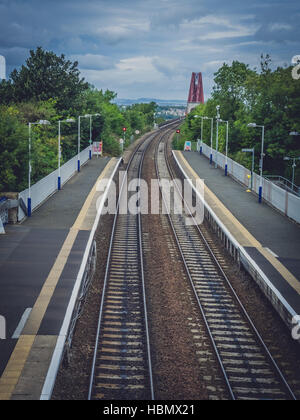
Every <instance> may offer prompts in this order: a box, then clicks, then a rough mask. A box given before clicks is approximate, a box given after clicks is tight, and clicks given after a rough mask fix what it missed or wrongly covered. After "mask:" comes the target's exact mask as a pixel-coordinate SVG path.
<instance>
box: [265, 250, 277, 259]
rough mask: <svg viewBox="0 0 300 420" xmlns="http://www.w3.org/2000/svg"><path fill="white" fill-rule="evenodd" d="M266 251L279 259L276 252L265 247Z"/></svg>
mask: <svg viewBox="0 0 300 420" xmlns="http://www.w3.org/2000/svg"><path fill="white" fill-rule="evenodd" d="M265 250H266V251H268V252H269V253H270V254H271V255H273V257H275V258H279V257H278V255H276V254H275V252H273V251H272V250H271V249H270V248H267V247H265Z"/></svg>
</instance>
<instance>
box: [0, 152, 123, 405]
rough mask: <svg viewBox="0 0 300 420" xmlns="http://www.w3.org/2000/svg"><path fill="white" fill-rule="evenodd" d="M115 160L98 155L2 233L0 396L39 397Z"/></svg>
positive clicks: (0, 244)
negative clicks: (100, 185)
mask: <svg viewBox="0 0 300 420" xmlns="http://www.w3.org/2000/svg"><path fill="white" fill-rule="evenodd" d="M116 163H117V160H116V159H111V160H110V159H108V158H100V159H97V158H93V159H92V160H91V161H89V162H88V163H87V164H86V165H84V166H83V167H82V168H81V172H80V173H79V174H76V175H75V176H74V177H73V178H71V180H69V182H68V183H66V184H65V185H64V186H63V189H62V190H61V191H59V192H57V193H56V194H54V195H53V196H52V197H50V199H49V200H48V201H46V202H45V203H44V204H43V205H42V206H41V207H40V208H39V209H37V210H36V211H35V212H33V214H32V217H31V218H30V219H27V220H25V222H23V223H22V224H21V225H15V226H7V227H6V234H5V235H0V315H2V316H4V317H5V319H6V337H7V339H5V340H0V399H27V398H28V399H37V398H39V393H40V391H41V389H42V386H43V381H44V379H45V375H46V373H47V369H48V366H49V363H50V360H51V357H52V352H53V349H54V347H55V344H56V340H57V336H58V334H59V331H60V329H61V326H62V323H63V320H64V316H65V313H66V309H67V306H68V303H69V300H70V296H71V293H72V290H73V286H74V283H75V281H76V278H77V275H78V272H79V268H80V266H81V262H82V258H83V254H84V252H85V249H86V246H87V242H88V239H89V235H90V232H91V230H92V226H93V223H94V220H95V216H96V213H97V212H96V200H97V197H98V196H99V194H100V193H98V192H97V191H96V184H97V180H99V179H100V177H104V176H105V177H109V176H110V175H111V173H112V172H113V169H114V167H115V165H116Z"/></svg>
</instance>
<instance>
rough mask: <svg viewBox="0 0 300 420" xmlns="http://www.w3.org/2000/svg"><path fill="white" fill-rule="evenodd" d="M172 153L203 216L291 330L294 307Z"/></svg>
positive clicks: (294, 314) (294, 313)
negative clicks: (201, 207) (238, 239)
mask: <svg viewBox="0 0 300 420" xmlns="http://www.w3.org/2000/svg"><path fill="white" fill-rule="evenodd" d="M172 153H173V157H174V160H175V162H176V164H177V166H178V168H179V170H180V171H181V173H182V174H183V176H184V178H185V179H187V180H188V182H189V184H190V185H191V187H192V188H193V190H194V192H195V194H197V196H198V198H199V199H200V200H201V201H202V203H203V205H204V207H205V217H206V218H207V219H208V221H209V223H210V224H213V223H215V224H216V225H217V227H218V229H219V230H220V231H221V232H222V233H223V235H224V237H225V238H226V242H227V244H229V245H230V246H231V245H232V246H233V247H234V248H235V249H236V250H237V252H236V253H231V254H232V255H233V257H234V258H235V259H236V260H238V262H240V263H241V264H242V265H243V267H244V269H245V270H246V271H247V272H248V273H249V274H250V275H251V277H252V278H253V279H254V281H255V282H256V283H257V284H258V286H259V287H260V289H261V290H262V291H263V293H264V294H265V296H266V297H267V299H268V300H269V301H270V303H271V304H272V306H273V307H274V308H275V310H276V311H277V312H278V314H279V315H280V317H281V318H282V319H283V321H284V322H285V324H286V325H287V327H288V328H289V329H290V330H292V328H293V324H292V319H293V317H294V316H296V315H297V314H296V312H295V311H294V309H293V308H292V307H291V306H290V305H289V303H288V302H287V301H286V300H285V299H284V297H283V296H282V295H281V293H280V292H279V291H278V290H277V289H276V288H275V286H274V285H273V284H272V283H271V281H270V280H269V278H268V277H267V276H266V274H265V273H264V272H263V271H262V270H261V268H260V267H259V266H258V265H257V264H256V262H255V261H254V260H253V259H252V258H251V256H250V255H249V254H248V253H247V251H246V250H245V249H244V247H243V246H241V245H240V244H239V243H238V241H237V240H236V239H235V238H234V237H233V236H232V234H231V233H230V232H229V231H228V229H227V228H226V226H224V224H223V223H222V222H221V220H220V219H219V218H218V216H217V215H216V214H215V213H214V211H213V210H212V209H211V208H210V206H209V205H208V204H207V203H206V202H205V199H204V198H203V197H202V196H201V195H200V194H199V192H198V191H197V190H196V189H195V187H194V185H193V183H192V181H191V180H190V179H189V178H188V176H187V174H186V172H185V170H184V169H183V168H182V166H181V164H180V163H179V161H178V159H177V157H176V155H175V153H174V151H173V152H172Z"/></svg>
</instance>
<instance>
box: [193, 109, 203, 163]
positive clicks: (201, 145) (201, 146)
mask: <svg viewBox="0 0 300 420" xmlns="http://www.w3.org/2000/svg"><path fill="white" fill-rule="evenodd" d="M194 118H201V144H200V155H202V149H203V120H204V117H202V116H201V115H194Z"/></svg>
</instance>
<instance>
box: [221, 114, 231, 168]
mask: <svg viewBox="0 0 300 420" xmlns="http://www.w3.org/2000/svg"><path fill="white" fill-rule="evenodd" d="M219 122H220V123H226V152H225V155H226V159H225V176H227V174H228V130H229V122H228V121H224V120H221V119H219Z"/></svg>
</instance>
